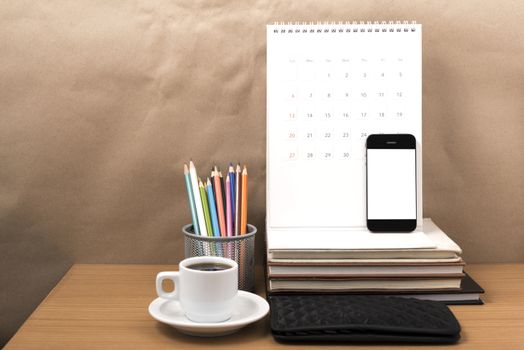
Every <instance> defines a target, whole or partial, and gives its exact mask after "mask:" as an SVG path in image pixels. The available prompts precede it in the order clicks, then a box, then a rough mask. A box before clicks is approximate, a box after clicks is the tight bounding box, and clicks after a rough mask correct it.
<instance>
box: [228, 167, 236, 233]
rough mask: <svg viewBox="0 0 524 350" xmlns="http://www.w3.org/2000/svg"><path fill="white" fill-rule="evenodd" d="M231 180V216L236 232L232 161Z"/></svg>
mask: <svg viewBox="0 0 524 350" xmlns="http://www.w3.org/2000/svg"><path fill="white" fill-rule="evenodd" d="M229 181H230V187H231V217H232V218H233V232H235V198H236V197H235V168H233V164H232V163H229ZM233 235H234V234H233Z"/></svg>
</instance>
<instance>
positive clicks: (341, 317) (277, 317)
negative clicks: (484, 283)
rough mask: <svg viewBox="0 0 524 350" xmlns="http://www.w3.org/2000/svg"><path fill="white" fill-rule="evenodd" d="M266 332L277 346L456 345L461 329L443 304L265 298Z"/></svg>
mask: <svg viewBox="0 0 524 350" xmlns="http://www.w3.org/2000/svg"><path fill="white" fill-rule="evenodd" d="M268 299H269V303H270V305H271V332H272V333H273V336H274V337H275V339H277V340H278V341H282V342H365V343H375V342H376V343H392V342H394V343H398V342H401V343H428V344H429V343H438V344H442V343H455V342H457V341H458V340H459V339H460V325H459V323H458V321H457V319H456V318H455V316H454V315H453V313H452V312H451V311H450V310H449V309H448V307H447V306H446V305H445V304H444V303H440V302H436V301H427V300H417V299H411V298H400V297H385V296H379V295H270V296H269V298H268Z"/></svg>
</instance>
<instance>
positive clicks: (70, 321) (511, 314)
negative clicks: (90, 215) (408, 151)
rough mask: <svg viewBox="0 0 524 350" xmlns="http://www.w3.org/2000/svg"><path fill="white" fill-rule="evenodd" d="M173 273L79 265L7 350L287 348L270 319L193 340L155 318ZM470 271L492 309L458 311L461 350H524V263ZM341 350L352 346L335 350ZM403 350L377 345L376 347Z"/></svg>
mask: <svg viewBox="0 0 524 350" xmlns="http://www.w3.org/2000/svg"><path fill="white" fill-rule="evenodd" d="M173 268H174V267H173V266H166V265H74V266H73V267H72V268H71V270H70V271H69V272H68V273H67V274H66V275H65V276H64V278H63V279H62V280H61V281H60V283H59V284H58V285H57V286H56V287H55V288H54V289H53V290H52V291H51V293H50V294H49V295H48V296H47V298H46V299H45V300H44V301H43V302H42V304H40V306H39V307H38V308H37V309H36V310H35V312H34V313H33V314H32V315H31V317H30V318H29V319H28V320H27V321H26V322H25V323H24V325H23V326H22V327H21V328H20V330H19V331H18V332H17V333H16V335H15V336H14V337H13V338H12V339H11V340H10V342H9V343H8V344H7V346H6V348H5V349H133V350H135V349H190V348H191V349H193V348H194V349H199V348H202V347H203V346H210V347H213V349H227V350H232V349H236V348H237V349H240V348H243V349H245V348H248V349H275V348H277V347H283V346H284V345H281V344H279V343H277V342H275V340H274V339H273V338H272V336H271V333H270V331H269V318H268V317H267V318H266V319H264V320H261V321H259V322H258V323H256V324H254V325H251V326H249V327H247V328H244V329H243V330H241V331H239V332H238V333H236V334H234V335H229V336H226V337H221V338H195V337H190V336H186V335H183V334H181V333H178V332H177V331H176V330H175V329H173V328H171V327H169V326H166V325H164V324H161V323H159V322H157V321H155V320H153V319H152V318H151V317H150V316H149V314H148V312H147V307H148V305H149V303H150V302H151V301H152V300H153V299H154V298H155V297H156V294H155V288H154V280H155V276H156V273H157V272H159V271H163V270H172V269H173ZM466 270H467V271H468V272H469V273H470V274H471V275H472V276H473V278H474V279H476V280H477V282H478V283H479V284H480V285H481V286H482V287H483V288H484V289H485V290H486V294H485V295H484V297H483V299H484V301H485V303H486V304H485V305H483V306H452V307H451V309H452V310H453V312H454V313H455V315H456V316H457V318H458V319H459V321H460V323H461V325H462V339H461V341H460V343H459V345H458V346H455V347H456V348H457V347H458V348H460V349H476V350H479V349H524V294H523V291H524V264H495V265H468V266H467V267H466ZM258 272H261V271H258ZM258 277H260V278H259V280H258V285H257V287H258V288H259V289H260V294H262V293H263V287H264V286H263V281H262V278H261V277H262V274H261V273H259V274H258ZM285 346H286V347H287V348H303V347H304V346H294V345H285ZM342 347H347V345H334V346H330V347H329V348H330V349H335V348H342ZM399 347H401V346H370V348H373V349H391V348H396V349H398V348H399ZM317 348H320V346H308V349H317ZM359 348H366V346H363V345H361V346H359ZM418 348H419V347H416V346H410V347H409V349H418ZM431 348H432V349H435V348H440V347H438V346H431ZM442 348H449V346H443V347H442Z"/></svg>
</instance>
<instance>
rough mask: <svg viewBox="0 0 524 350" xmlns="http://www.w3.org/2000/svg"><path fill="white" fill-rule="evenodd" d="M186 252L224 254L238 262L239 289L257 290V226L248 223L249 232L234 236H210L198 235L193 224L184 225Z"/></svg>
mask: <svg viewBox="0 0 524 350" xmlns="http://www.w3.org/2000/svg"><path fill="white" fill-rule="evenodd" d="M182 233H183V234H184V253H185V257H186V258H191V257H193V256H222V257H224V258H229V259H232V260H235V261H236V262H237V264H238V289H241V290H245V291H249V292H253V291H254V290H255V234H256V233H257V228H256V227H255V226H253V225H250V224H248V225H247V233H246V234H244V235H240V236H232V237H209V236H200V235H196V234H195V231H194V229H193V224H189V225H185V226H184V227H182Z"/></svg>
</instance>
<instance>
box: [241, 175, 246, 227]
mask: <svg viewBox="0 0 524 350" xmlns="http://www.w3.org/2000/svg"><path fill="white" fill-rule="evenodd" d="M241 192H242V201H241V209H240V214H241V216H240V234H241V235H244V234H246V233H247V168H246V166H245V165H244V170H242V191H241Z"/></svg>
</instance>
